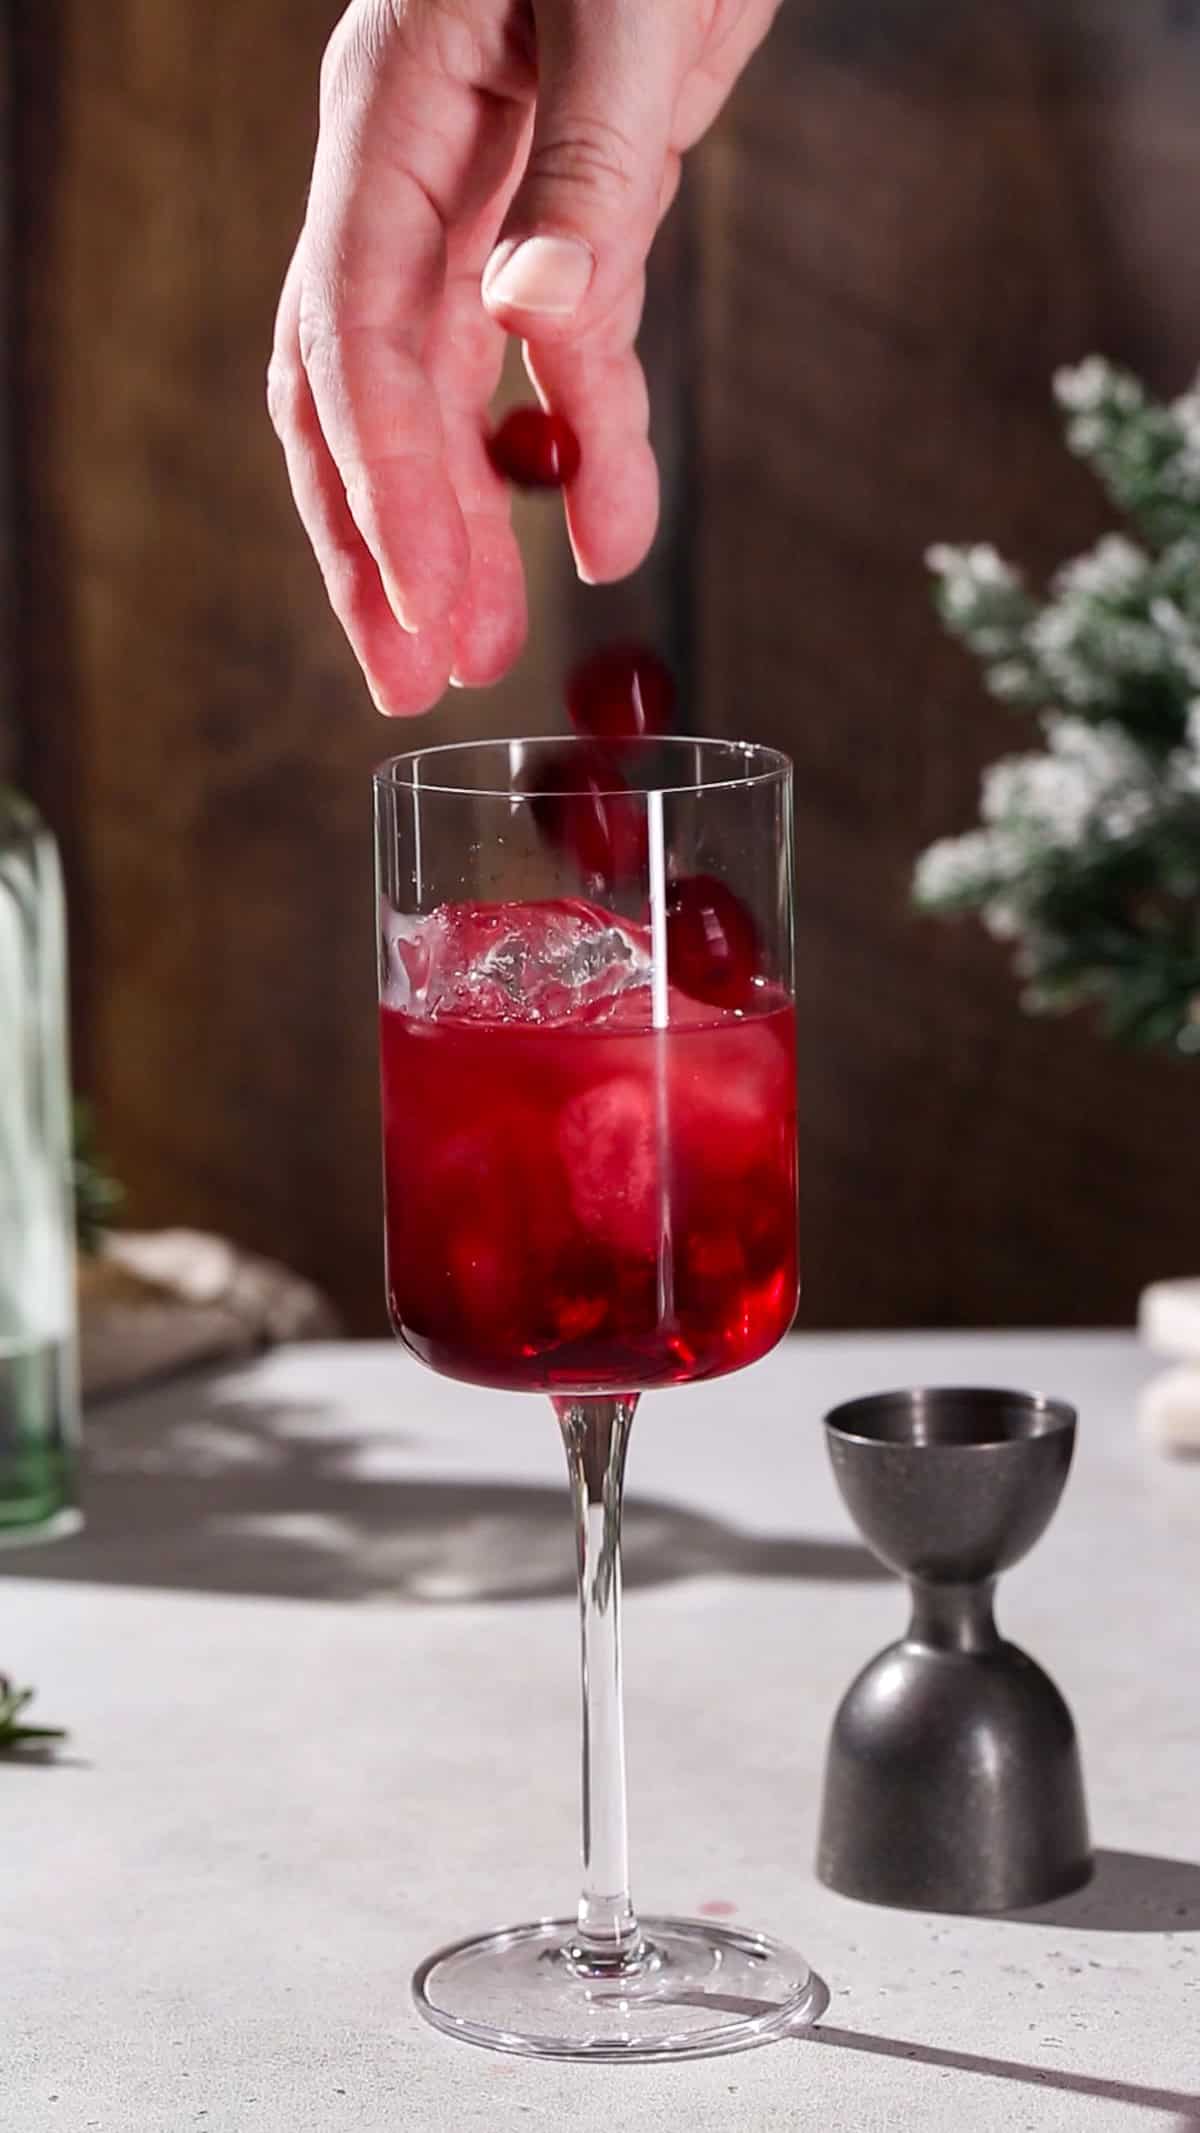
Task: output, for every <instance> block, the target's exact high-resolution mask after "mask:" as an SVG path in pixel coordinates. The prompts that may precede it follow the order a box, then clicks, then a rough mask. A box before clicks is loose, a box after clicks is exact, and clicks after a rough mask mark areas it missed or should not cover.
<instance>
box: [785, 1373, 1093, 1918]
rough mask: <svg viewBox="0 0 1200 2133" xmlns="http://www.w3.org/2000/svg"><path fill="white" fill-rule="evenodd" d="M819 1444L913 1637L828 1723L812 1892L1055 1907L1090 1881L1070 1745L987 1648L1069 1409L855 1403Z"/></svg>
mask: <svg viewBox="0 0 1200 2133" xmlns="http://www.w3.org/2000/svg"><path fill="white" fill-rule="evenodd" d="M825 1430H826V1441H827V1443H828V1446H829V1453H830V1457H831V1459H832V1461H833V1470H834V1473H835V1475H836V1477H837V1482H838V1487H839V1488H840V1490H841V1492H842V1495H843V1497H844V1498H845V1501H846V1503H847V1505H848V1507H849V1509H850V1511H851V1513H852V1514H853V1517H854V1519H855V1522H856V1524H857V1525H858V1528H859V1530H860V1532H861V1533H862V1535H863V1538H864V1539H865V1540H866V1542H867V1544H868V1546H869V1547H870V1548H871V1549H872V1551H873V1552H874V1554H875V1555H877V1556H878V1557H879V1558H880V1560H881V1562H883V1563H886V1564H887V1565H888V1567H889V1569H892V1570H895V1571H898V1572H899V1573H900V1575H901V1576H902V1577H904V1578H906V1579H907V1580H908V1583H909V1587H910V1590H911V1597H912V1618H911V1621H910V1623H909V1627H908V1631H907V1633H906V1634H905V1635H904V1636H903V1637H902V1638H901V1639H900V1641H899V1642H898V1643H897V1644H893V1645H890V1646H889V1647H888V1649H887V1650H886V1651H883V1652H880V1653H879V1655H878V1657H877V1658H875V1659H872V1660H871V1662H870V1664H869V1665H868V1666H866V1667H865V1668H864V1669H863V1671H862V1673H861V1674H860V1675H859V1676H858V1679H857V1680H856V1681H855V1682H853V1683H852V1685H851V1687H850V1689H849V1690H848V1691H847V1693H846V1695H845V1697H844V1698H843V1700H842V1704H841V1707H840V1709H839V1711H838V1713H837V1717H836V1718H835V1720H834V1724H833V1733H832V1737H831V1739H830V1743H829V1754H828V1760H827V1763H826V1771H825V1793H824V1802H823V1810H822V1818H821V1830H820V1838H819V1843H818V1854H817V1871H818V1873H819V1875H820V1877H821V1879H822V1881H824V1882H826V1883H828V1885H829V1887H830V1888H834V1889H837V1890H839V1891H840V1892H841V1893H842V1894H843V1895H846V1896H857V1897H860V1898H862V1899H863V1900H865V1901H866V1902H869V1903H884V1904H899V1905H902V1906H904V1907H905V1908H907V1909H912V1910H932V1911H1007V1910H1017V1909H1021V1908H1023V1907H1024V1906H1026V1905H1028V1904H1036V1903H1044V1902H1047V1901H1048V1900H1049V1899H1050V1898H1051V1897H1054V1896H1061V1895H1065V1894H1066V1892H1067V1891H1068V1890H1069V1889H1074V1888H1078V1887H1079V1886H1080V1884H1081V1883H1082V1882H1084V1881H1086V1880H1087V1878H1088V1876H1089V1874H1090V1873H1091V1869H1092V1855H1091V1844H1090V1840H1089V1836H1088V1823H1087V1810H1086V1807H1085V1805H1084V1794H1083V1777H1082V1772H1081V1769H1080V1762H1079V1747H1078V1742H1077V1740H1076V1735H1075V1726H1074V1723H1073V1721H1072V1718H1071V1713H1070V1711H1069V1710H1068V1709H1067V1706H1066V1704H1065V1703H1064V1701H1063V1698H1062V1697H1061V1695H1060V1694H1059V1692H1058V1690H1057V1688H1056V1687H1055V1685H1054V1683H1053V1682H1052V1681H1051V1680H1050V1678H1049V1676H1048V1675H1046V1674H1044V1673H1043V1672H1042V1669H1041V1668H1040V1667H1039V1666H1037V1665H1036V1664H1035V1662H1034V1661H1033V1660H1032V1659H1030V1658H1028V1657H1027V1655H1026V1654H1025V1653H1024V1652H1022V1651H1019V1650H1018V1649H1017V1647H1016V1646H1015V1645H1013V1644H1008V1643H1006V1642H1005V1641H1004V1639H1003V1638H1002V1637H1001V1636H1000V1635H999V1633H998V1631H997V1629H996V1624H995V1621H994V1619H993V1615H992V1599H993V1593H994V1590H995V1582H996V1578H997V1576H998V1575H999V1573H1000V1572H1001V1571H1002V1570H1007V1569H1008V1568H1009V1567H1010V1566H1011V1565H1012V1564H1013V1563H1016V1562H1019V1561H1020V1558H1021V1557H1022V1556H1023V1555H1025V1554H1026V1553H1027V1551H1028V1550H1029V1549H1030V1548H1032V1546H1033V1544H1034V1542H1035V1541H1036V1540H1038V1539H1039V1537H1040V1536H1041V1534H1042V1533H1043V1532H1044V1531H1045V1528H1046V1527H1047V1525H1048V1524H1049V1522H1050V1520H1051V1518H1052V1517H1053V1515H1054V1511H1055V1507H1056V1505H1057V1503H1058V1500H1059V1497H1060V1496H1061V1494H1062V1490H1063V1485H1064V1483H1065V1481H1066V1478H1067V1472H1068V1469H1069V1467H1070V1464H1071V1455H1072V1452H1073V1450H1074V1445H1075V1411H1074V1409H1073V1408H1071V1407H1068V1406H1066V1405H1065V1404H1064V1403H1063V1402H1061V1401H1058V1400H1047V1399H1043V1398H1041V1397H1040V1396H1039V1395H1036V1394H1031V1393H1022V1392H999V1391H992V1390H985V1389H980V1388H970V1387H968V1388H956V1387H943V1386H938V1387H935V1388H926V1389H925V1390H917V1391H911V1392H889V1393H879V1394H876V1395H874V1396H873V1397H868V1398H866V1399H861V1400H851V1401H849V1402H847V1403H846V1404H845V1405H843V1406H841V1407H835V1408H834V1410H833V1412H832V1413H831V1414H829V1415H827V1416H826V1418H825Z"/></svg>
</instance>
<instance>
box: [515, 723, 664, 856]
mask: <svg viewBox="0 0 1200 2133" xmlns="http://www.w3.org/2000/svg"><path fill="white" fill-rule="evenodd" d="M530 805H531V807H532V811H533V819H534V821H535V822H536V823H537V826H538V828H539V830H540V831H541V833H542V836H543V837H544V838H545V839H546V842H547V844H551V845H554V846H555V847H556V848H557V849H558V850H560V851H566V852H570V853H571V854H572V856H573V857H574V859H575V860H576V861H577V863H578V865H579V868H580V871H581V872H582V873H584V874H586V875H591V876H596V877H598V878H599V879H600V880H601V881H602V882H604V883H605V884H606V885H607V886H608V887H609V888H611V887H613V886H614V885H615V884H616V883H617V882H621V881H631V880H633V879H635V878H636V876H637V875H638V874H640V873H641V872H643V870H644V868H645V865H646V847H647V839H646V811H645V805H644V803H643V802H642V800H641V798H640V796H639V795H636V794H633V793H631V792H630V790H629V787H628V786H627V785H626V783H625V780H624V778H623V777H622V776H621V773H620V771H619V770H617V769H616V768H615V766H614V765H613V763H612V762H611V761H610V760H609V759H608V757H606V756H605V755H603V754H602V753H601V752H600V751H599V750H597V751H596V752H595V753H594V754H593V753H591V752H590V751H587V750H584V749H576V748H571V749H564V750H563V751H562V753H561V754H559V755H555V756H551V757H550V758H549V759H548V760H547V761H546V762H544V763H543V764H542V766H541V769H540V771H539V773H538V780H537V787H536V790H535V791H534V792H533V793H532V795H531V799H530Z"/></svg>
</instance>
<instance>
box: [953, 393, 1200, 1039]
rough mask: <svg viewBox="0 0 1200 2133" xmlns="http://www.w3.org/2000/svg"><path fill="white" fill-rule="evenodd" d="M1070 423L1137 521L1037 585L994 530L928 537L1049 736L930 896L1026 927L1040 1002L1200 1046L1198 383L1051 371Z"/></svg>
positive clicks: (985, 798)
mask: <svg viewBox="0 0 1200 2133" xmlns="http://www.w3.org/2000/svg"><path fill="white" fill-rule="evenodd" d="M1055 389H1056V393H1057V397H1058V400H1059V402H1060V404H1061V405H1062V406H1063V408H1064V409H1065V410H1066V411H1067V415H1068V428H1067V435H1068V442H1069V444H1070V445H1071V448H1072V449H1073V450H1074V451H1076V452H1077V453H1078V454H1079V455H1080V456H1081V457H1082V458H1084V459H1085V460H1087V461H1088V463H1089V464H1090V465H1091V466H1092V467H1093V468H1094V470H1095V471H1096V473H1097V474H1098V475H1099V477H1100V479H1101V480H1102V482H1103V483H1104V485H1105V487H1106V488H1107V490H1108V492H1109V493H1110V495H1111V496H1112V497H1113V498H1114V499H1115V500H1116V501H1117V502H1118V503H1120V504H1121V506H1122V507H1123V508H1124V509H1125V510H1126V511H1127V512H1129V513H1130V515H1131V516H1132V517H1133V518H1134V519H1135V520H1136V522H1137V527H1138V530H1139V532H1140V534H1141V536H1142V539H1141V540H1140V541H1136V540H1133V539H1131V538H1129V537H1128V536H1126V535H1124V534H1110V535H1108V536H1106V537H1105V538H1104V539H1103V540H1101V541H1099V542H1098V543H1097V544H1096V546H1095V547H1094V548H1093V549H1092V550H1090V551H1089V552H1088V553H1087V554H1085V555H1082V556H1077V557H1075V558H1073V559H1072V560H1071V561H1070V562H1068V563H1065V564H1064V565H1063V566H1062V568H1061V569H1060V570H1058V571H1057V572H1056V574H1055V576H1054V577H1053V579H1052V580H1051V583H1050V587H1049V590H1048V593H1047V595H1046V597H1045V598H1044V599H1042V600H1038V599H1037V598H1036V597H1035V596H1034V595H1033V594H1032V593H1031V592H1030V590H1029V589H1028V587H1027V585H1026V584H1025V581H1024V579H1023V578H1022V576H1021V574H1020V572H1019V571H1017V570H1015V569H1014V568H1013V566H1012V565H1011V564H1009V563H1006V562H1005V561H1004V560H1003V559H1002V558H1001V557H1000V556H999V555H997V553H996V551H995V550H994V549H993V548H990V547H986V546H982V545H977V546H973V547H966V548H959V547H949V546H939V547H936V548H934V549H932V550H931V551H930V554H929V559H928V560H929V563H930V567H931V569H932V571H933V573H934V577H935V580H936V597H937V602H938V606H939V610H940V612H941V615H942V617H943V619H944V621H945V623H946V625H947V627H948V629H950V631H951V632H952V633H953V634H954V635H955V636H957V637H959V638H960V639H961V640H962V642H963V643H964V644H965V645H966V646H967V647H968V649H969V650H971V651H972V652H973V653H974V654H975V656H976V657H977V658H978V659H979V660H980V661H981V663H982V665H983V667H984V671H985V675H986V678H987V682H988V686H989V688H990V689H991V690H992V692H993V694H995V695H996V696H998V697H1000V698H1001V699H1002V700H1004V701H1006V702H1008V703H1011V704H1014V705H1016V706H1020V707H1024V708H1026V709H1028V710H1032V711H1034V712H1035V713H1036V714H1037V718H1038V724H1039V726H1040V729H1041V734H1042V739H1043V746H1042V748H1041V749H1039V750H1036V751H1033V752H1030V753H1028V754H1023V755H1013V756H1009V757H1005V758H1004V759H1003V760H1001V761H1000V762H998V763H996V764H994V765H993V766H992V767H991V769H989V770H988V771H987V772H986V773H985V775H984V779H983V789H982V794H981V801H980V816H981V825H980V827H978V828H977V829H974V830H972V831H970V832H969V833H968V834H967V835H966V836H962V837H952V838H945V839H943V840H941V841H940V842H939V843H937V844H935V845H933V846H932V847H931V848H930V850H929V851H927V852H926V853H925V854H924V856H923V858H922V859H921V861H920V862H919V864H918V867H917V871H916V878H915V884H914V887H915V895H916V900H917V903H918V904H919V905H920V906H921V907H922V908H923V909H925V910H928V911H933V912H938V913H942V914H946V915H951V914H954V913H959V912H975V913H977V914H979V915H980V916H981V917H982V919H983V922H984V924H985V925H986V926H987V927H988V929H989V931H990V932H992V933H993V934H994V935H996V936H997V937H999V938H1001V939H1004V940H1011V941H1013V942H1014V943H1015V944H1016V954H1017V967H1018V970H1019V972H1020V974H1021V976H1022V978H1023V980H1024V984H1025V990H1024V994H1023V1001H1024V1004H1025V1005H1026V1006H1027V1007H1028V1008H1030V1009H1031V1010H1034V1011H1038V1010H1049V1009H1056V1010H1061V1009H1065V1008H1068V1007H1074V1006H1077V1005H1079V1004H1081V1003H1085V1002H1095V1003H1098V1004H1099V1005H1100V1007H1101V1008H1102V1010H1103V1012H1104V1016H1105V1019H1106V1022H1107V1025H1108V1027H1109V1029H1110V1030H1111V1031H1112V1032H1113V1033H1114V1034H1116V1035H1118V1036H1120V1037H1123V1038H1126V1039H1128V1040H1130V1041H1133V1042H1140V1043H1147V1044H1167V1045H1171V1046H1173V1047H1175V1048H1176V1049H1178V1050H1180V1051H1184V1052H1189V1051H1190V1052H1196V1051H1200V385H1198V386H1197V387H1196V388H1193V390H1192V391H1191V392H1190V393H1187V394H1185V395H1184V396H1183V398H1182V399H1180V400H1176V401H1175V402H1173V403H1172V404H1171V405H1170V406H1161V405H1159V404H1157V403H1155V402H1153V401H1152V400H1150V399H1149V398H1148V396H1147V395H1146V393H1145V392H1144V390H1143V388H1142V386H1141V385H1140V384H1139V383H1138V381H1137V380H1136V379H1134V378H1131V377H1130V376H1129V375H1128V374H1127V373H1125V372H1122V371H1119V370H1116V369H1114V368H1113V367H1112V366H1111V365H1110V364H1108V363H1105V362H1104V361H1103V360H1102V359H1101V358H1099V357H1090V358H1089V359H1088V361H1087V362H1086V363H1083V364H1081V365H1080V366H1079V367H1078V369H1076V370H1071V371H1062V372H1060V373H1059V374H1058V377H1057V378H1056V380H1055Z"/></svg>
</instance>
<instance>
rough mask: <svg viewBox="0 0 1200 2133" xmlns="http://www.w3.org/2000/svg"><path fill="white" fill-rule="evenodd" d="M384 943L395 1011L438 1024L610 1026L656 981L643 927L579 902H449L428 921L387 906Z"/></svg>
mask: <svg viewBox="0 0 1200 2133" xmlns="http://www.w3.org/2000/svg"><path fill="white" fill-rule="evenodd" d="M383 935H384V1000H385V1002H386V1004H387V1005H388V1006H389V1007H398V1008H400V1009H402V1010H403V1011H404V1012H405V1013H407V1014H411V1015H421V1016H424V1017H428V1018H429V1019H430V1020H437V1019H438V1018H439V1017H442V1016H445V1017H450V1016H453V1017H455V1018H456V1019H459V1020H470V1021H478V1022H510V1023H511V1022H517V1023H543V1024H544V1023H556V1022H569V1021H576V1020H586V1021H587V1022H588V1023H596V1022H604V1021H607V1020H608V1019H609V1017H610V1016H611V1015H613V1014H614V1013H615V1012H616V1009H617V1006H618V1003H619V1002H620V1001H621V1000H622V998H624V997H625V996H627V995H628V994H629V993H630V992H631V991H632V990H634V989H635V988H638V987H641V988H643V989H645V988H648V986H649V981H650V951H649V942H648V940H647V937H646V935H645V933H644V931H643V929H642V928H640V927H638V926H634V925H631V924H630V923H629V922H628V921H627V920H625V919H622V918H618V917H617V916H616V914H615V913H614V912H612V911H605V910H602V909H601V908H600V907H599V906H598V905H596V904H589V903H583V902H581V901H577V900H574V899H563V900H562V901H559V902H554V903H549V902H547V903H508V904H466V903H464V904H441V905H439V907H438V909H437V910H436V911H431V912H430V913H429V914H428V915H427V916H425V917H421V918H414V917H407V916H404V915H402V914H401V913H399V912H397V911H394V910H393V909H392V908H391V906H390V905H385V907H384V913H383ZM647 1019H648V1017H647Z"/></svg>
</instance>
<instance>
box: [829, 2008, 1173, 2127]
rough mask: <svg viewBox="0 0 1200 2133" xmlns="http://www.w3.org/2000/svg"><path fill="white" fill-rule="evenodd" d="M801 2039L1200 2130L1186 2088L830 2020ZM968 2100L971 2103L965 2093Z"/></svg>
mask: <svg viewBox="0 0 1200 2133" xmlns="http://www.w3.org/2000/svg"><path fill="white" fill-rule="evenodd" d="M800 2041H802V2042H804V2043H810V2044H820V2045H827V2046H832V2047H834V2048H835V2049H837V2050H842V2051H855V2052H866V2053H870V2054H873V2055H874V2056H875V2057H877V2058H881V2059H906V2060H908V2061H909V2063H910V2064H911V2065H914V2066H934V2067H939V2068H942V2069H943V2070H944V2071H945V2072H947V2073H954V2074H978V2075H980V2076H981V2077H983V2078H984V2079H986V2080H991V2081H1014V2082H1023V2083H1025V2084H1026V2085H1027V2086H1028V2087H1030V2088H1035V2089H1040V2090H1041V2091H1043V2093H1045V2094H1049V2095H1058V2096H1086V2097H1087V2098H1089V2099H1090V2100H1091V2101H1093V2102H1097V2103H1123V2104H1130V2105H1134V2106H1136V2107H1138V2108H1139V2109H1141V2110H1143V2111H1173V2112H1176V2113H1177V2114H1178V2116H1177V2117H1176V2119H1175V2121H1174V2127H1173V2133H1184V2128H1185V2127H1186V2128H1187V2129H1188V2133H1194V2129H1195V2128H1197V2127H1200V2092H1196V2093H1193V2094H1191V2095H1188V2094H1187V2093H1185V2091H1183V2090H1182V2089H1159V2088H1147V2087H1145V2086H1143V2085H1142V2084H1141V2083H1139V2082H1129V2081H1112V2080H1109V2079H1107V2078H1106V2077H1104V2076H1102V2075H1099V2074H1075V2073H1069V2072H1068V2071H1067V2070H1066V2068H1065V2067H1057V2066H1029V2065H1027V2064H1026V2063H1025V2061H1024V2060H1020V2059H992V2058H989V2057H988V2056H987V2055H986V2054H985V2053H983V2052H954V2051H943V2050H941V2049H940V2048H939V2047H938V2046H937V2045H932V2044H911V2043H908V2042H906V2041H905V2039H904V2038H902V2037H876V2036H870V2035H868V2034H866V2033H865V2032H863V2031H859V2030H856V2029H834V2028H826V2027H825V2025H824V2024H822V2025H821V2026H820V2027H819V2028H816V2029H813V2030H810V2031H808V2032H807V2033H806V2035H805V2037H804V2038H803V2039H801V2040H800ZM962 2103H963V2105H964V2106H965V2105H966V2104H967V2094H966V2092H965V2091H964V2093H963V2097H962ZM960 2122H962V2123H969V2120H966V2119H963V2120H961V2121H960Z"/></svg>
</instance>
